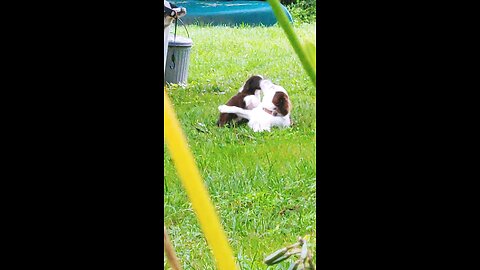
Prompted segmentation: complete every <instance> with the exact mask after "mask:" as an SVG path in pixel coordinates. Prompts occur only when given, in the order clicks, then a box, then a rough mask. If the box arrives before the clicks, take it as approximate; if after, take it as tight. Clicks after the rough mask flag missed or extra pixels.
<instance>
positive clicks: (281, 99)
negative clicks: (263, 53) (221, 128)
mask: <svg viewBox="0 0 480 270" xmlns="http://www.w3.org/2000/svg"><path fill="white" fill-rule="evenodd" d="M259 85H260V89H261V92H262V94H263V97H262V101H261V102H260V104H258V105H257V106H255V107H254V108H253V109H245V108H242V107H239V106H232V105H229V104H228V103H227V105H221V106H219V107H218V110H219V111H220V112H221V113H233V114H236V115H237V116H238V117H241V118H245V119H247V120H248V126H249V127H250V128H251V129H253V131H255V132H258V131H270V129H271V127H274V126H277V127H288V126H290V125H291V123H292V122H291V119H290V111H291V110H292V103H291V102H290V98H289V96H288V93H287V91H286V90H285V89H284V88H283V87H281V86H280V85H276V84H274V83H272V82H271V81H269V80H265V79H263V78H262V79H261V80H260V82H259ZM251 99H254V98H251Z"/></svg>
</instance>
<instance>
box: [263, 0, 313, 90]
mask: <svg viewBox="0 0 480 270" xmlns="http://www.w3.org/2000/svg"><path fill="white" fill-rule="evenodd" d="M267 1H268V3H269V4H270V6H271V7H272V10H273V14H275V17H276V18H277V20H278V23H279V24H280V26H281V27H282V28H283V31H285V34H286V35H287V38H288V40H289V41H290V44H291V45H292V47H293V49H294V50H295V53H296V54H297V55H298V57H299V58H300V62H301V63H302V66H303V68H304V69H305V71H306V72H307V74H308V76H309V77H310V79H311V80H312V82H313V85H315V86H316V85H317V72H316V71H315V68H314V67H313V65H312V62H310V61H309V60H308V57H307V54H306V52H305V51H304V49H303V47H302V45H301V44H300V41H299V40H298V37H297V35H296V34H295V32H294V31H293V27H292V25H291V24H290V22H289V21H288V18H287V15H285V13H284V11H283V9H282V7H281V5H280V1H279V0H267Z"/></svg>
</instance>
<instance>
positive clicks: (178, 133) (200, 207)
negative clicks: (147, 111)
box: [163, 89, 237, 270]
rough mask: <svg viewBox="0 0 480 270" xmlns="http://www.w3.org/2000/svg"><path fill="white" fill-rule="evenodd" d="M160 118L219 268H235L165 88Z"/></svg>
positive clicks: (166, 138) (222, 231)
mask: <svg viewBox="0 0 480 270" xmlns="http://www.w3.org/2000/svg"><path fill="white" fill-rule="evenodd" d="M163 97H164V102H163V119H164V128H165V131H164V132H165V133H164V137H165V142H166V143H167V147H168V150H169V152H170V156H171V157H172V160H173V163H174V165H175V168H176V169H177V173H178V175H179V177H180V180H181V182H182V185H183V187H184V188H185V190H186V192H187V195H188V198H189V199H190V202H191V203H192V207H193V210H194V211H195V214H196V215H197V218H198V220H199V223H200V227H201V228H202V231H203V233H204V235H205V238H206V239H207V243H208V245H209V246H210V248H211V249H212V252H213V256H214V257H215V260H216V264H217V268H218V269H219V270H233V269H237V267H236V265H235V260H234V257H233V251H232V249H231V248H230V245H229V244H228V241H227V237H226V235H225V232H224V230H223V228H222V225H221V224H220V220H219V218H218V216H217V214H216V212H215V209H214V207H213V204H212V202H211V200H210V196H209V195H208V192H207V189H206V187H205V185H204V183H203V180H202V178H201V176H200V172H199V171H198V168H197V166H196V164H195V160H194V159H193V155H192V153H191V152H190V149H189V147H188V144H187V140H186V137H185V135H184V134H183V132H182V129H181V127H180V123H179V122H178V120H177V117H176V115H175V111H174V109H173V106H172V104H171V102H170V99H169V98H168V95H167V93H166V91H165V89H164V91H163Z"/></svg>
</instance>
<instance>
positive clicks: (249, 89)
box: [242, 75, 263, 95]
mask: <svg viewBox="0 0 480 270" xmlns="http://www.w3.org/2000/svg"><path fill="white" fill-rule="evenodd" d="M262 80H263V78H262V77H261V76H258V75H253V76H251V77H250V78H248V80H247V81H246V82H245V84H244V85H243V90H242V92H244V93H246V94H249V95H254V94H255V90H258V89H261V88H260V82H261V81H262Z"/></svg>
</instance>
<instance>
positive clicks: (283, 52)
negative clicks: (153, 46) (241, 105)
mask: <svg viewBox="0 0 480 270" xmlns="http://www.w3.org/2000/svg"><path fill="white" fill-rule="evenodd" d="M177 31H178V32H177V34H180V35H182V36H186V32H185V31H184V30H183V29H181V28H180V27H179V28H178V30H177ZM188 31H189V33H190V37H191V38H192V40H193V43H194V45H193V47H192V50H191V55H190V57H191V58H190V67H189V79H188V82H189V84H188V86H187V87H185V88H182V87H178V86H171V87H169V89H168V93H169V96H170V98H171V100H172V102H173V105H174V107H175V110H176V112H177V116H178V118H179V120H180V123H181V125H182V128H183V130H184V132H185V133H186V135H187V137H188V142H189V145H190V147H191V150H192V152H193V154H194V156H195V159H196V162H197V165H198V167H199V170H200V172H201V174H202V177H203V180H204V181H205V183H206V186H207V188H208V192H209V193H210V196H211V198H212V201H213V203H214V205H215V207H216V209H217V211H218V214H219V215H220V219H221V221H222V225H223V227H224V229H225V231H226V234H227V237H228V239H229V241H230V244H231V246H232V249H233V251H234V253H235V256H236V258H237V261H238V262H239V264H240V266H241V268H242V269H287V268H288V266H289V263H286V262H284V263H280V264H278V265H275V266H270V267H267V266H266V265H265V264H264V263H263V258H264V257H265V256H266V255H268V254H269V253H271V252H273V251H275V250H277V249H279V248H281V247H284V246H286V245H289V244H292V243H294V242H295V241H296V239H297V237H298V236H305V235H310V237H311V241H310V243H311V244H312V245H311V247H310V249H311V250H312V251H313V252H315V241H316V228H315V222H316V209H315V208H316V205H315V200H316V197H315V192H316V160H315V155H316V153H315V151H316V149H315V139H316V130H315V129H316V122H315V118H316V112H315V104H316V100H315V96H316V95H315V91H316V89H315V87H314V86H313V85H312V83H311V81H310V79H309V78H308V76H307V75H306V73H305V71H304V69H303V68H302V66H301V64H300V62H299V60H298V58H297V56H296V55H295V53H294V51H293V49H292V48H291V46H290V44H289V42H288V40H287V39H286V37H285V34H284V33H283V30H282V29H281V28H280V27H239V28H230V27H198V26H188ZM295 32H296V33H297V34H298V35H299V37H300V39H301V40H304V39H309V40H311V41H313V42H315V24H303V25H297V26H295ZM167 68H168V67H167ZM254 74H260V75H263V76H264V77H266V78H269V79H271V80H272V81H273V82H274V83H277V84H280V85H282V86H283V87H284V88H285V89H286V90H287V91H288V93H289V95H290V99H291V101H292V104H293V111H292V120H293V121H294V122H295V125H294V126H293V127H291V128H287V129H278V128H273V129H272V131H271V132H264V133H254V132H253V131H252V130H250V129H249V128H248V126H246V125H243V126H240V127H235V128H218V127H216V125H215V123H216V121H217V119H218V116H219V112H218V109H217V107H218V106H219V105H220V104H224V103H225V102H226V101H227V100H228V99H229V98H230V97H231V96H233V95H234V94H235V93H236V92H237V91H238V89H239V87H240V86H241V85H242V84H243V82H244V81H245V80H246V79H247V78H248V77H249V76H251V75H254ZM164 165H165V169H164V176H165V178H164V179H165V181H164V209H165V225H166V227H167V230H168V231H169V234H170V237H171V240H172V243H173V245H174V248H175V250H176V252H177V256H178V258H179V260H180V262H181V264H182V265H183V267H184V269H197V270H207V269H215V263H214V261H213V257H212V253H211V251H210V250H209V248H208V246H207V243H206V241H205V238H204V237H203V234H202V231H201V229H200V227H199V224H198V221H197V219H196V217H195V214H194V213H193V210H192V208H191V204H190V202H189V201H188V198H187V195H186V194H185V192H184V190H183V188H182V186H181V184H180V180H179V179H178V177H177V175H176V171H175V169H174V167H173V163H172V160H171V158H170V155H169V153H168V151H167V149H166V146H165V147H164ZM289 261H290V260H289ZM314 261H315V257H314ZM164 264H165V267H166V269H170V268H167V261H166V258H165V257H164Z"/></svg>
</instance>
